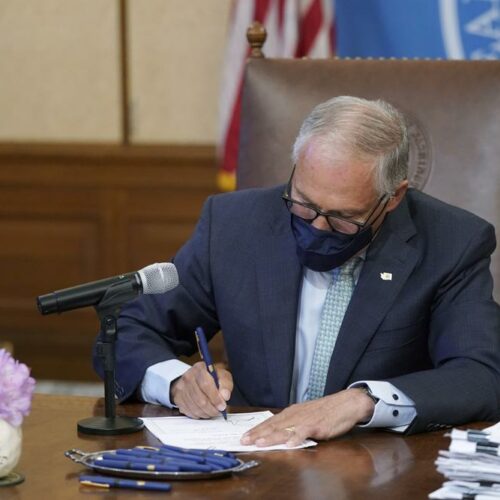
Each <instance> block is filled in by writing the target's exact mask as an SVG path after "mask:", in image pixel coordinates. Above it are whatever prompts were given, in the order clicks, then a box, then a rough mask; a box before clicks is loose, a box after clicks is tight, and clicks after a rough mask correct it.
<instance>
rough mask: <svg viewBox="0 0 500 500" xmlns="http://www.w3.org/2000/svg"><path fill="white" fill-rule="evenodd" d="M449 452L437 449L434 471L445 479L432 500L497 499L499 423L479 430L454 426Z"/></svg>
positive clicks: (499, 475)
mask: <svg viewBox="0 0 500 500" xmlns="http://www.w3.org/2000/svg"><path fill="white" fill-rule="evenodd" d="M449 435H450V437H451V443H450V447H449V449H448V451H440V452H439V456H438V459H437V460H436V465H437V470H438V472H440V473H441V474H443V475H444V476H445V477H446V479H448V481H445V482H444V483H443V486H442V487H441V488H439V489H438V490H436V491H434V492H432V493H431V494H430V495H429V498H433V499H464V500H465V499H471V498H474V499H476V500H482V499H484V500H491V499H492V498H498V499H500V423H499V424H496V425H494V426H492V427H488V428H487V429H484V430H482V431H478V430H472V429H471V430H466V431H462V430H459V429H453V430H452V431H451V433H450V434H449Z"/></svg>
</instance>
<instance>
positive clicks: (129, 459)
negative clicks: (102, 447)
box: [94, 452, 228, 472]
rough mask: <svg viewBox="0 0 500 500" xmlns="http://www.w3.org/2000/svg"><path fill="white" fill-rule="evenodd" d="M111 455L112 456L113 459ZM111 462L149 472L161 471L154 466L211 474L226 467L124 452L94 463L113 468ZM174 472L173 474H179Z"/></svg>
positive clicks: (107, 455) (103, 457)
mask: <svg viewBox="0 0 500 500" xmlns="http://www.w3.org/2000/svg"><path fill="white" fill-rule="evenodd" d="M109 455H112V456H111V457H110V456H109ZM110 462H113V463H116V464H118V463H121V464H122V466H121V467H118V466H117V467H116V468H123V469H125V468H130V467H129V464H132V465H133V468H136V469H137V470H141V469H139V467H140V466H142V465H145V466H148V467H149V468H148V470H157V471H158V470H159V469H158V468H157V469H153V468H152V467H154V466H163V465H164V466H166V467H171V468H177V471H191V472H211V471H212V470H218V469H221V468H228V467H225V464H220V463H217V464H213V463H211V462H206V463H198V462H195V461H192V460H189V459H183V458H178V457H163V456H154V457H152V456H149V457H147V456H136V455H134V454H133V453H130V454H127V453H124V452H120V453H116V454H104V455H103V456H102V458H98V459H97V460H96V461H95V462H94V463H95V464H97V465H99V466H101V467H112V466H111V465H109V463H110ZM177 471H175V470H172V472H177Z"/></svg>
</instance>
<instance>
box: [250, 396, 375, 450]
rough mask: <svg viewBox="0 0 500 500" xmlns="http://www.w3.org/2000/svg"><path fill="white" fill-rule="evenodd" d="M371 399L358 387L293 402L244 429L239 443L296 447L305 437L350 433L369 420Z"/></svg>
mask: <svg viewBox="0 0 500 500" xmlns="http://www.w3.org/2000/svg"><path fill="white" fill-rule="evenodd" d="M374 406H375V405H374V402H373V401H372V399H371V398H370V397H369V396H368V395H367V394H366V393H365V392H364V391H363V390H362V389H359V388H353V389H346V390H344V391H340V392H337V393H336V394H332V395H330V396H325V397H323V398H320V399H315V400H313V401H307V402H305V403H299V404H294V405H292V406H289V407H288V408H285V409H284V410H283V411H282V412H281V413H278V414H277V415H274V416H273V417H271V418H269V419H268V420H266V421H265V422H262V423H261V424H259V425H257V426H255V427H254V428H253V429H250V430H249V431H248V432H246V433H245V434H244V435H243V437H242V438H241V444H244V445H251V444H254V445H256V446H260V447H263V446H272V445H276V444H282V443H286V444H287V446H289V447H294V446H299V445H300V444H301V443H302V442H303V441H304V440H306V439H307V438H312V439H318V440H324V439H330V438H333V437H336V436H340V435H342V434H345V433H346V432H349V431H350V430H351V429H352V428H353V427H354V426H355V425H356V424H358V423H360V422H366V421H368V420H370V418H371V416H372V415H373V410H374Z"/></svg>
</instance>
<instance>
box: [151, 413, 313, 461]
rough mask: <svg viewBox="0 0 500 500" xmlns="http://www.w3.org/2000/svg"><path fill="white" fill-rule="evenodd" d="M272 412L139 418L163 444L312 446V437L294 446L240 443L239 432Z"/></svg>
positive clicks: (232, 448) (242, 448)
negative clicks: (206, 417) (197, 417)
mask: <svg viewBox="0 0 500 500" xmlns="http://www.w3.org/2000/svg"><path fill="white" fill-rule="evenodd" d="M272 416H273V414H272V413H271V412H270V411H258V412H252V413H228V414H227V421H225V420H224V418H223V417H222V416H219V417H215V418H212V419H209V420H195V419H192V418H189V417H153V418H143V419H142V421H143V422H144V425H145V426H146V428H147V429H148V430H149V431H150V432H151V433H152V434H154V435H155V436H156V437H157V438H158V439H159V440H160V441H161V442H162V443H163V444H169V445H172V446H180V447H181V448H199V449H204V450H209V449H217V450H226V451H267V450H290V449H297V448H307V447H309V446H315V445H316V444H317V443H316V442H315V441H311V440H309V439H308V440H306V441H304V442H303V443H302V444H301V445H300V446H297V447H296V448H289V447H288V446H286V444H280V445H275V446H268V447H266V448H259V447H257V446H245V445H242V444H240V439H241V436H242V435H243V434H244V433H245V432H246V431H248V430H250V429H251V428H252V427H255V426H256V425H258V424H260V423H261V422H264V420H267V419H268V418H269V417H272Z"/></svg>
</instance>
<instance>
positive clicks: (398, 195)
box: [386, 180, 408, 212]
mask: <svg viewBox="0 0 500 500" xmlns="http://www.w3.org/2000/svg"><path fill="white" fill-rule="evenodd" d="M406 191H408V181H407V180H404V181H403V182H401V184H400V185H399V186H398V187H397V189H396V191H395V192H394V194H393V195H392V196H391V198H390V200H389V203H387V208H386V210H387V212H392V211H393V210H394V209H395V208H397V206H398V205H399V204H400V203H401V200H402V199H403V198H404V196H405V194H406Z"/></svg>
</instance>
